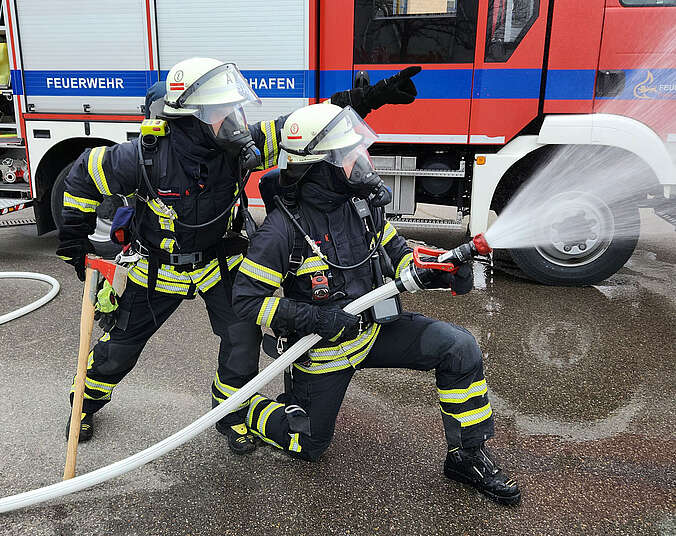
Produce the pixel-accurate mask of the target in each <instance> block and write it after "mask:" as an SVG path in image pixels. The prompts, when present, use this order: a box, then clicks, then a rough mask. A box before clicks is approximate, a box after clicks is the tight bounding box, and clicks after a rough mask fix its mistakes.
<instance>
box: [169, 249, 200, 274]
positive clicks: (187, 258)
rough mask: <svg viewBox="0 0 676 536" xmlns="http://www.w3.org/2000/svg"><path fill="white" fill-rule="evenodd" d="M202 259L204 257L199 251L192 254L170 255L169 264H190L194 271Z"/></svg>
mask: <svg viewBox="0 0 676 536" xmlns="http://www.w3.org/2000/svg"><path fill="white" fill-rule="evenodd" d="M203 257H204V256H203V254H202V252H201V251H195V252H193V253H170V254H169V264H172V265H174V266H182V265H184V264H192V267H193V269H194V270H195V269H196V268H195V266H196V265H197V264H199V263H201V262H202V259H203Z"/></svg>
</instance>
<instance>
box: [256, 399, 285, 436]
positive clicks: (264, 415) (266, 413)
mask: <svg viewBox="0 0 676 536" xmlns="http://www.w3.org/2000/svg"><path fill="white" fill-rule="evenodd" d="M283 407H284V406H283V405H282V404H280V403H278V402H270V403H269V404H268V406H267V407H266V408H265V409H264V410H263V411H261V413H260V415H259V416H258V421H257V422H256V429H257V430H258V431H259V432H260V433H261V434H263V435H265V425H266V424H267V422H268V417H270V415H272V412H273V411H275V410H277V409H279V408H283Z"/></svg>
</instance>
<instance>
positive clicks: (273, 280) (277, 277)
mask: <svg viewBox="0 0 676 536" xmlns="http://www.w3.org/2000/svg"><path fill="white" fill-rule="evenodd" d="M239 271H240V272H242V273H244V274H246V275H248V276H249V277H250V278H252V279H256V280H257V281H261V282H263V283H265V284H267V285H270V286H272V287H275V288H279V287H280V286H281V285H282V274H280V273H279V272H276V271H275V270H272V269H271V268H267V267H265V266H263V265H261V264H258V263H256V262H253V261H252V260H249V258H248V257H244V260H243V261H242V264H241V266H240V267H239Z"/></svg>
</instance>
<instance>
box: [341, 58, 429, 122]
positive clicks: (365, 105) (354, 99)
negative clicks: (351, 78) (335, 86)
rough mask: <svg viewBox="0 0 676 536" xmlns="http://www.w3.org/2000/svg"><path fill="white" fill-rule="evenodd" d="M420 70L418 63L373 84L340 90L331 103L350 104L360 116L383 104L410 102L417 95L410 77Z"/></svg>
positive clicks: (364, 115) (343, 105)
mask: <svg viewBox="0 0 676 536" xmlns="http://www.w3.org/2000/svg"><path fill="white" fill-rule="evenodd" d="M421 70H422V68H421V67H420V66H418V65H416V66H411V67H406V69H404V70H403V71H400V72H398V73H397V74H395V75H394V76H390V77H389V78H386V79H385V80H381V81H380V82H378V83H377V84H376V85H374V86H366V87H365V88H363V89H362V88H357V89H351V90H349V91H340V92H338V93H335V94H334V95H332V96H331V104H336V105H337V106H341V107H345V106H348V105H349V106H352V108H354V109H355V111H356V112H357V113H358V114H359V115H360V116H362V117H366V116H367V115H368V114H369V112H371V111H372V110H377V109H378V108H380V107H381V106H382V105H383V104H411V103H412V102H413V101H414V100H415V98H416V96H417V95H418V90H417V89H416V87H415V84H414V83H413V81H412V80H411V78H412V77H413V76H415V75H416V74H418V73H419V72H420V71H421Z"/></svg>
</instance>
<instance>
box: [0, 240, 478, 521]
mask: <svg viewBox="0 0 676 536" xmlns="http://www.w3.org/2000/svg"><path fill="white" fill-rule="evenodd" d="M430 252H432V253H430ZM454 252H455V253H456V255H455V256H454ZM488 252H490V248H489V247H488V244H487V243H486V241H485V239H484V238H483V236H482V235H477V236H476V237H475V238H474V239H473V240H472V241H471V242H470V243H468V244H463V245H462V246H459V247H458V248H456V249H455V250H451V251H449V252H446V251H437V250H430V249H425V248H416V250H415V252H414V258H416V262H415V265H409V266H407V267H406V268H404V269H403V270H402V272H401V275H400V276H399V278H398V279H395V280H394V281H390V282H388V283H385V284H384V285H383V286H381V287H378V288H376V289H375V290H372V291H371V292H369V293H367V294H364V295H363V296H361V297H359V298H357V299H356V300H354V301H353V302H351V303H349V304H348V305H346V306H345V308H344V310H345V311H346V312H348V313H351V314H359V313H361V312H363V311H365V310H367V309H369V308H370V307H372V306H373V305H375V304H376V303H378V302H380V301H382V300H386V299H387V298H391V297H393V296H396V295H397V294H401V293H403V292H406V291H408V292H417V291H419V290H423V289H424V288H425V286H424V282H423V281H422V280H421V274H422V273H423V272H422V271H420V270H418V269H417V268H416V266H417V267H419V268H423V269H431V268H433V269H440V270H445V271H454V270H456V269H457V268H456V266H454V264H453V263H452V261H453V260H455V261H456V263H458V262H464V261H463V259H465V260H469V259H471V257H473V256H474V255H475V254H487V253H488ZM419 253H422V254H424V255H434V254H437V255H442V256H443V261H444V263H441V262H439V260H440V259H441V257H439V258H437V259H436V261H437V262H425V261H422V260H421V259H420V257H419ZM321 339H322V338H321V337H320V336H319V335H306V336H305V337H303V338H302V339H300V340H299V341H298V342H297V343H295V344H294V345H293V346H291V348H289V349H288V350H287V351H286V352H284V353H283V354H282V355H280V356H279V357H278V358H277V359H276V360H275V361H274V362H273V363H271V364H270V365H268V366H267V367H266V368H265V369H264V370H263V371H262V372H260V373H259V374H258V375H257V376H256V377H255V378H253V379H252V380H251V381H249V382H248V383H247V384H246V385H244V386H243V387H242V388H241V389H239V390H238V391H237V392H236V393H235V394H234V395H232V396H231V397H230V398H228V399H227V400H226V401H225V402H222V403H221V404H219V405H218V406H216V407H215V408H214V409H212V410H211V411H209V412H208V413H206V414H204V415H203V416H202V417H200V418H199V419H197V420H196V421H195V422H193V423H191V424H189V425H188V426H186V427H185V428H183V429H182V430H180V431H178V432H176V433H175V434H173V435H171V436H169V437H167V438H166V439H164V440H162V441H160V442H159V443H156V444H155V445H152V446H150V447H148V448H147V449H145V450H142V451H141V452H138V453H136V454H134V455H133V456H130V457H128V458H125V459H124V460H120V461H118V462H115V463H113V464H110V465H107V466H105V467H102V468H100V469H96V470H95V471H92V472H90V473H86V474H84V475H81V476H77V477H75V478H71V479H69V480H64V481H62V482H58V483H56V484H51V485H49V486H45V487H43V488H38V489H35V490H32V491H27V492H24V493H19V494H17V495H10V496H9V497H3V498H2V499H0V513H3V512H11V511H13V510H17V509H19V508H24V507H27V506H32V505H35V504H39V503H42V502H45V501H49V500H51V499H56V498H58V497H63V496H64V495H68V494H70V493H74V492H76V491H81V490H83V489H87V488H89V487H91V486H94V485H96V484H100V483H101V482H105V481H107V480H110V479H112V478H115V477H117V476H120V475H123V474H125V473H128V472H130V471H133V470H134V469H136V468H138V467H141V466H142V465H145V464H146V463H149V462H151V461H153V460H155V459H157V458H159V457H160V456H162V455H164V454H166V453H167V452H169V451H171V450H173V449H175V448H177V447H179V446H181V445H183V444H184V443H186V442H188V441H189V440H191V439H192V438H193V437H195V436H196V435H197V434H199V433H201V432H203V431H204V430H206V429H207V428H209V427H210V426H213V425H214V424H216V422H218V421H219V420H221V419H222V418H223V417H225V415H227V414H228V413H230V412H232V411H234V410H235V409H237V408H238V407H239V405H240V404H242V403H244V402H246V401H247V400H248V399H249V398H250V397H251V396H253V395H254V394H255V393H256V392H258V391H259V390H260V389H261V388H263V387H264V386H265V385H267V384H268V383H269V382H270V381H272V380H273V379H274V378H275V377H276V376H278V375H279V374H281V373H283V372H284V369H286V367H288V366H290V365H291V364H293V362H294V361H296V359H298V358H299V357H301V356H302V355H303V354H304V353H305V352H307V351H308V350H310V348H312V347H313V346H314V345H315V344H317V343H318V342H319V341H320V340H321Z"/></svg>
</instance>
